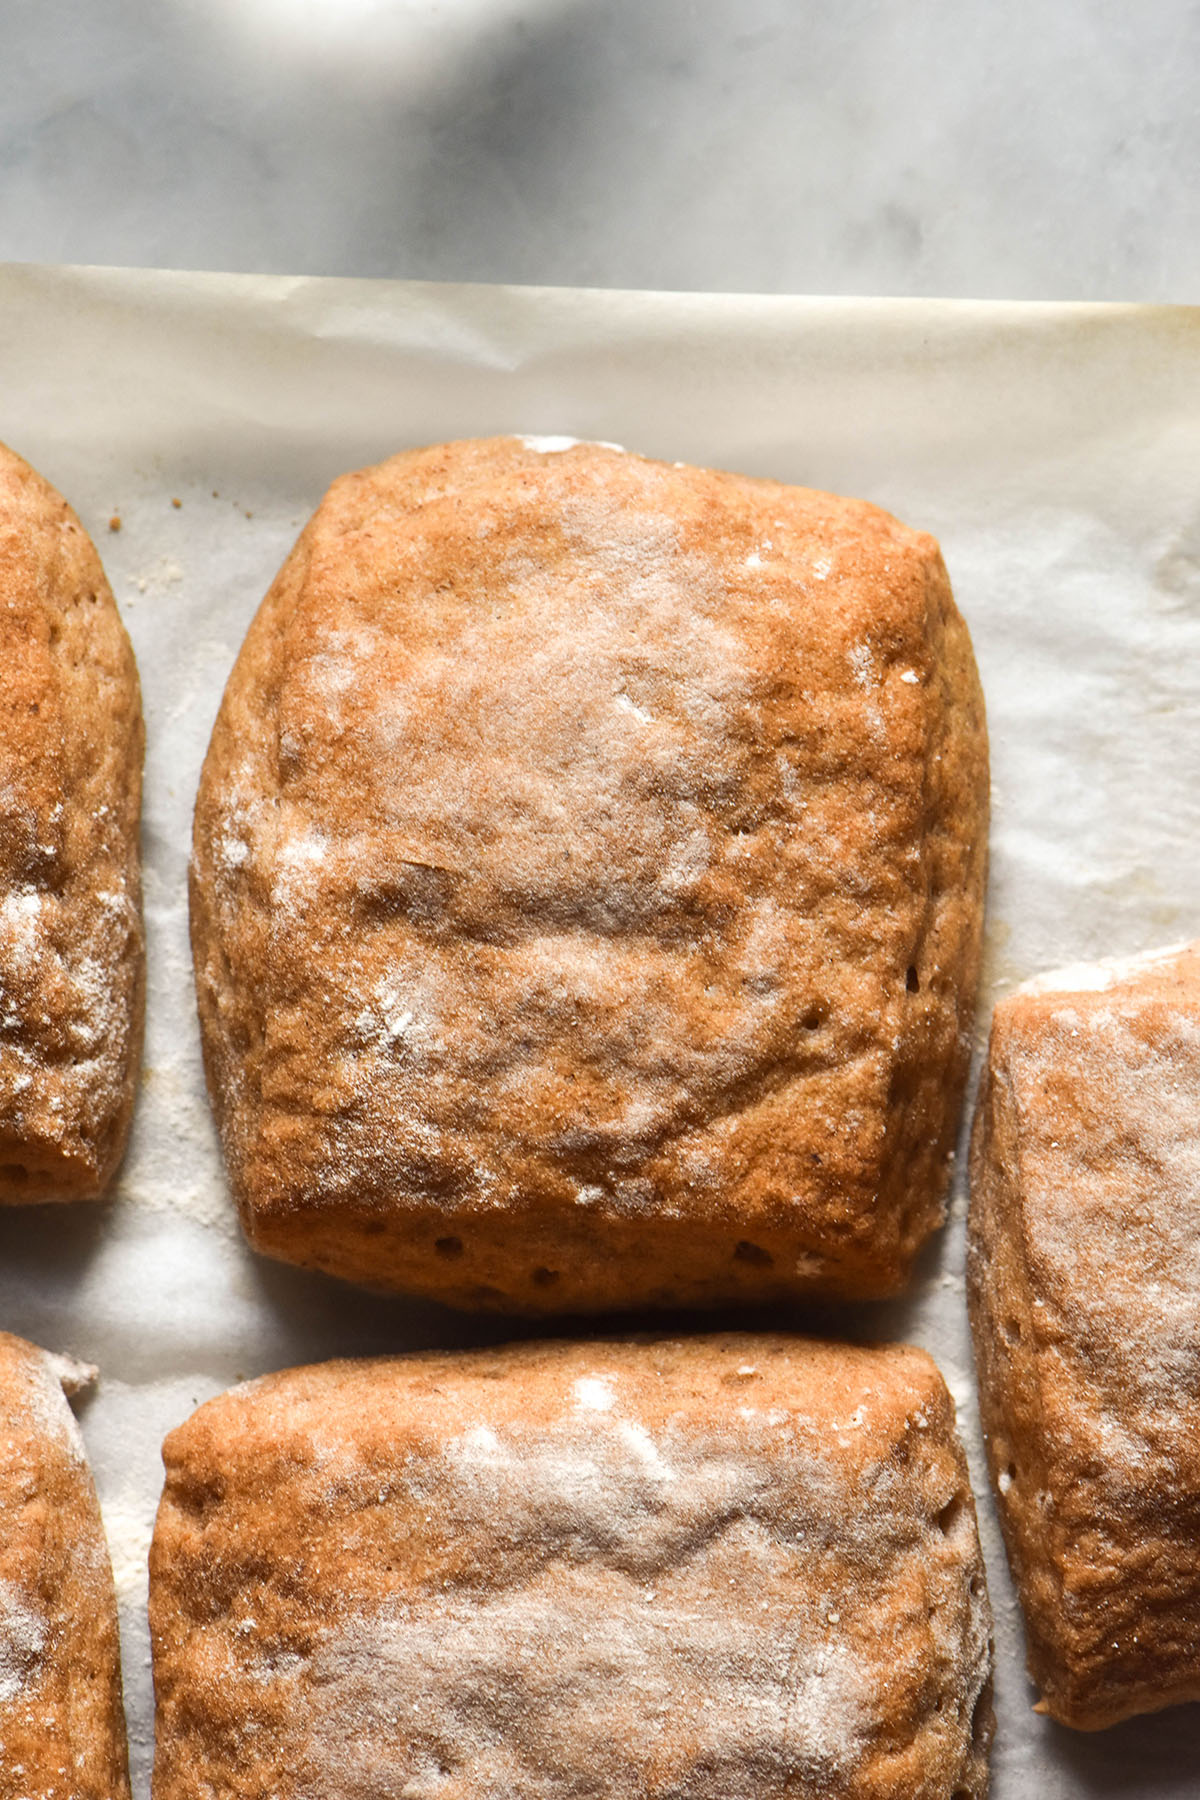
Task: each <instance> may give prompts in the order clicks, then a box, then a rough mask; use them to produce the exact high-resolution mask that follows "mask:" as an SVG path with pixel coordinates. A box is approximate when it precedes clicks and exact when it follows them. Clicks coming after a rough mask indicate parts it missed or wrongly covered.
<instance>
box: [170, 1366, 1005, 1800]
mask: <svg viewBox="0 0 1200 1800" xmlns="http://www.w3.org/2000/svg"><path fill="white" fill-rule="evenodd" d="M164 1459H165V1462H166V1469H167V1480H166V1487H165V1490H164V1494H163V1500H162V1504H161V1507H160V1510H159V1515H158V1523H157V1526H156V1529H155V1536H154V1544H153V1548H152V1551H151V1601H150V1606H151V1631H152V1637H153V1647H154V1678H155V1691H156V1695H157V1716H156V1744H157V1752H156V1763H155V1773H154V1800H200V1796H204V1800H226V1797H232V1796H233V1795H237V1796H238V1800H260V1797H261V1800H266V1797H267V1796H271V1797H272V1800H368V1796H370V1797H372V1800H373V1797H374V1796H377V1795H383V1794H396V1795H399V1794H407V1795H420V1796H422V1797H423V1800H451V1796H453V1800H473V1797H475V1796H479V1797H481V1800H482V1796H485V1795H486V1796H487V1797H488V1800H518V1797H519V1800H559V1797H560V1796H561V1797H562V1800H567V1797H568V1796H576V1795H579V1794H582V1793H588V1794H598V1795H599V1794H602V1795H604V1796H606V1800H667V1796H677V1795H679V1794H687V1795H689V1796H691V1797H692V1800H774V1797H776V1796H780V1797H781V1796H783V1795H784V1794H786V1795H788V1796H789V1800H810V1797H812V1800H815V1797H816V1796H818V1795H819V1796H821V1800H850V1797H851V1796H852V1797H853V1800H866V1797H867V1796H870V1797H871V1800H909V1797H910V1796H911V1797H912V1800H916V1797H917V1796H921V1800H935V1797H937V1800H950V1796H951V1795H953V1796H955V1797H956V1800H970V1797H972V1796H977V1795H982V1794H984V1793H985V1792H986V1788H987V1769H986V1760H987V1749H988V1744H989V1740H990V1736H991V1730H992V1714H991V1702H990V1683H989V1668H990V1646H989V1614H988V1607H987V1598H986V1594H985V1591H984V1577H983V1568H982V1564H981V1562H980V1557H979V1547H978V1541H977V1537H976V1529H975V1514H974V1508H973V1503H972V1499H971V1494H970V1490H969V1488H968V1485H967V1473H966V1467H965V1464H964V1460H963V1456H962V1452H961V1450H960V1449H959V1447H958V1444H957V1441H956V1439H955V1436H954V1425H953V1407H952V1405H951V1402H950V1400H949V1397H948V1395H947V1393H946V1390H945V1387H944V1385H943V1383H942V1381H941V1378H940V1377H939V1375H938V1373H937V1371H936V1369H935V1368H934V1366H933V1364H932V1363H931V1362H930V1360H929V1358H928V1357H927V1356H925V1355H924V1353H923V1352H921V1351H918V1350H912V1349H907V1348H903V1347H892V1348H886V1349H857V1348H850V1347H847V1346H844V1345H833V1344H818V1343H813V1342H806V1341H804V1340H801V1339H796V1338H788V1337H779V1336H757V1335H743V1336H726V1337H700V1338H694V1339H691V1340H688V1341H685V1342H645V1341H635V1342H626V1343H586V1342H584V1343H535V1344H526V1345H521V1346H512V1347H506V1348H501V1349H495V1350H486V1351H478V1352H469V1353H458V1354H454V1353H451V1354H444V1353H435V1354H426V1355H418V1356H410V1357H405V1358H396V1359H392V1360H386V1361H367V1362H357V1363H355V1362H340V1363H330V1364H325V1365H323V1366H319V1367H315V1368H308V1369H297V1370H293V1371H291V1372H289V1373H285V1374H282V1375H276V1376H268V1377H266V1378H264V1379H262V1380H259V1381H255V1382H251V1383H249V1384H247V1385H246V1386H244V1387H241V1388H236V1389H234V1390H233V1391H232V1392H231V1393H228V1394H225V1395H222V1396H221V1397H220V1398H219V1399H217V1400H214V1401H211V1402H210V1403H209V1404H208V1405H206V1406H203V1407H201V1408H200V1410H199V1411H198V1412H197V1413H195V1414H194V1415H193V1417H192V1418H191V1419H190V1420H189V1421H188V1422H187V1424H185V1425H183V1426H182V1427H181V1428H180V1429H179V1430H178V1431H176V1432H174V1433H173V1434H172V1435H171V1437H169V1438H168V1439H167V1442H166V1445H165V1447H164Z"/></svg>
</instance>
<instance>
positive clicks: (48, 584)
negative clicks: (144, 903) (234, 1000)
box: [0, 446, 145, 1202]
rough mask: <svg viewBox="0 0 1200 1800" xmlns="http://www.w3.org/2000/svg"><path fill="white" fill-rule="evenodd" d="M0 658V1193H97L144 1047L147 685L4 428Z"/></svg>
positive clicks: (92, 557)
mask: <svg viewBox="0 0 1200 1800" xmlns="http://www.w3.org/2000/svg"><path fill="white" fill-rule="evenodd" d="M0 666H2V667H3V670H4V680H3V684H2V686H0V1201H17V1202H20V1201H26V1200H83V1199H91V1198H95V1197H96V1196H98V1195H100V1194H101V1193H103V1192H104V1190H105V1188H106V1187H107V1186H108V1184H109V1182H110V1181H111V1179H112V1177H113V1175H114V1174H115V1172H116V1168H117V1164H118V1163H119V1162H120V1160H121V1155H122V1152H123V1150H124V1147H125V1139H126V1136H127V1134H128V1130H129V1121H130V1116H131V1114H132V1110H133V1096H134V1087H135V1083H136V1077H137V1064H138V1058H139V1055H140V1050H141V1035H142V1010H143V1002H144V991H145V970H144V946H143V935H142V917H141V864H140V855H139V846H138V826H139V819H140V813H141V782H142V746H143V729H142V712H141V698H140V694H139V690H138V679H137V670H136V668H135V666H134V661H133V652H132V650H131V649H130V647H129V640H128V638H127V637H126V635H125V631H124V627H123V626H122V624H121V621H120V619H119V617H118V615H117V609H116V605H115V603H114V601H113V597H112V593H111V591H110V589H109V586H108V582H107V581H106V580H105V576H104V571H103V569H102V568H101V566H100V560H99V558H98V557H97V555H96V552H95V550H94V548H93V546H92V543H91V541H90V539H89V538H88V536H87V533H86V532H85V531H84V529H83V527H82V526H81V525H80V523H79V521H78V519H77V518H76V517H75V515H74V513H73V512H72V511H71V509H70V507H69V506H68V505H67V504H66V502H65V501H64V500H63V499H62V497H61V496H60V495H59V494H57V493H56V492H55V491H54V489H53V488H52V487H50V485H49V484H48V483H47V482H45V481H43V479H42V477H41V476H40V475H37V474H35V472H34V471H33V470H32V469H31V468H30V467H29V466H28V464H27V463H24V462H22V461H21V459H20V457H18V456H14V455H13V453H12V452H11V451H10V450H6V449H4V448H3V446H0Z"/></svg>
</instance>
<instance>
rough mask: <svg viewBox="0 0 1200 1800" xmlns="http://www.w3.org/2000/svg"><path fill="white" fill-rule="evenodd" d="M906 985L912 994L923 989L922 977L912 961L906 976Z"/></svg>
mask: <svg viewBox="0 0 1200 1800" xmlns="http://www.w3.org/2000/svg"><path fill="white" fill-rule="evenodd" d="M904 985H905V987H906V988H907V989H908V991H909V993H910V994H919V993H920V991H921V977H920V976H919V975H918V974H917V971H916V969H915V968H914V967H913V965H912V964H911V963H909V965H908V973H907V974H906V975H905V977H904Z"/></svg>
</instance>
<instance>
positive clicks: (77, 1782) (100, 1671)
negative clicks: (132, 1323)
mask: <svg viewBox="0 0 1200 1800" xmlns="http://www.w3.org/2000/svg"><path fill="white" fill-rule="evenodd" d="M67 1373H68V1374H69V1371H67ZM63 1379H64V1368H63V1365H62V1363H61V1361H60V1359H59V1358H56V1357H53V1356H48V1355H47V1354H46V1353H45V1352H44V1351H42V1350H38V1349H35V1347H34V1346H33V1345H32V1344H27V1343H25V1342H23V1341H22V1339H20V1338H15V1337H10V1336H9V1335H8V1334H7V1333H0V1800H128V1795H129V1772H128V1765H127V1759H126V1748H125V1719H124V1714H123V1713H122V1710H121V1663H120V1651H119V1646H118V1642H117V1606H116V1597H115V1595H114V1593H113V1581H112V1569H111V1567H110V1565H109V1560H108V1549H107V1546H106V1544H105V1541H104V1529H103V1526H102V1524H101V1521H100V1508H99V1505H98V1504H97V1501H96V1490H95V1488H94V1487H93V1485H92V1477H91V1473H90V1471H89V1469H88V1466H87V1462H86V1460H85V1458H84V1451H83V1444H82V1442H81V1440H80V1437H79V1431H78V1428H77V1426H76V1424H75V1420H74V1418H73V1417H72V1415H71V1409H70V1408H69V1406H68V1405H67V1402H66V1399H65V1398H64V1395H63Z"/></svg>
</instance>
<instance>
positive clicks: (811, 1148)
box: [192, 438, 987, 1312]
mask: <svg viewBox="0 0 1200 1800" xmlns="http://www.w3.org/2000/svg"><path fill="white" fill-rule="evenodd" d="M986 815H987V752H986V739H985V730H984V720H983V705H982V700H981V696H980V691H979V683H978V679H977V676H976V672H975V665H974V662H973V659H972V656H971V648H970V643H969V640H968V637H967V632H966V629H965V627H964V625H963V622H962V619H961V618H960V617H959V614H958V612H957V611H956V609H955V606H954V602H953V600H952V598H951V595H950V588H949V584H948V582H947V579H946V573H945V570H944V568H943V566H942V561H941V557H940V556H939V554H938V549H937V545H936V544H935V543H934V541H933V539H932V538H929V537H924V536H921V535H919V534H917V533H915V532H912V531H909V530H907V529H906V528H905V527H904V526H903V525H900V524H898V523H897V522H896V521H895V520H894V519H891V518H889V517H888V516H887V515H886V514H885V513H882V512H879V511H878V510H877V509H875V508H874V507H871V506H867V505H864V504H863V503H862V502H859V501H854V500H840V499H836V498H834V497H833V496H831V495H827V494H816V493H810V492H807V491H806V490H803V489H798V488H789V487H783V486H780V485H779V484H778V483H776V482H769V481H753V480H749V479H747V478H745V477H742V476H737V475H727V474H719V473H714V472H712V471H708V470H702V469H690V468H684V467H681V466H678V465H675V466H670V465H665V464H662V463H654V462H649V461H646V460H644V459H642V458H640V457H636V456H628V455H623V454H621V453H619V452H617V451H615V450H612V449H609V448H606V447H603V446H597V445H580V446H577V447H575V448H572V449H568V450H566V451H562V452H557V453H547V452H545V451H543V450H540V449H538V448H536V447H533V448H531V447H529V446H528V445H526V444H525V443H523V442H522V441H520V440H517V439H514V438H501V439H495V440H489V441H485V442H480V443H460V444H450V445H445V446H441V447H439V448H436V449H431V450H423V451H416V452H412V453H409V454H405V455H402V456H398V457H395V458H393V459H392V460H391V461H390V462H387V463H384V464H382V465H381V466H380V467H379V468H376V469H367V470H365V471H363V472H362V473H360V474H356V475H349V476H346V477H344V478H343V479H342V480H340V481H338V482H335V484H334V486H333V487H332V488H331V490H330V492H329V494H328V495H327V496H326V498H325V500H324V502H323V503H322V505H321V507H320V508H319V510H318V511H317V513H316V515H315V517H314V518H313V519H312V521H311V522H310V524H309V525H308V527H307V529H306V530H305V532H304V534H303V535H302V537H301V538H300V541H299V543H298V544H297V545H296V548H295V550H294V551H293V553H292V555H291V556H290V557H289V559H288V561H287V563H286V564H285V566H284V568H283V570H282V572H281V573H280V575H279V577H278V579H277V581H276V582H275V585H274V586H273V587H272V589H271V591H270V593H269V594H268V596H267V598H266V600H265V601H264V603H263V606H262V608H261V609H260V611H259V614H258V617H257V618H256V620H255V622H254V624H253V626H252V627H251V629H250V633H249V635H248V637H247V639H246V642H245V645H244V646H243V649H242V652H241V654H240V656H239V658H238V661H237V665H236V667H235V669H234V671H233V674H232V676H231V677H230V680H229V684H228V687H227V689H226V693H225V699H224V703H223V705H222V708H221V712H220V716H219V718H218V720H217V724H216V728H215V730H214V733H213V738H212V743H211V746H210V749H209V753H208V757H207V760H206V762H205V766H204V773H203V777H202V780H201V785H200V793H199V798H198V801H197V808H196V824H195V856H194V864H193V879H192V938H193V947H194V952H195V961H196V976H197V991H198V997H199V1006H200V1019H201V1025H202V1029H203V1037H204V1046H205V1057H206V1066H207V1071H208V1080H209V1088H210V1092H211V1095H212V1099H213V1104H214V1107H215V1109H216V1114H217V1118H218V1121H219V1124H220V1129H221V1134H222V1138H223V1142H224V1146H225V1153H226V1157H227V1160H228V1165H229V1171H230V1175H231V1179H232V1183H233V1187H234V1191H235V1193H236V1196H237V1201H238V1205H239V1207H240V1210H241V1216H242V1220H243V1223H244V1225H245V1228H246V1231H247V1233H248V1235H249V1237H250V1239H251V1242H252V1243H254V1244H255V1245H256V1246H257V1247H258V1248H259V1249H261V1250H265V1251H268V1252H269V1253H270V1254H272V1255H275V1256H279V1257H283V1258H285V1259H286V1260H289V1261H293V1262H299V1263H303V1264H307V1265H310V1266H314V1267H317V1268H322V1269H327V1270H330V1271H332V1272H333V1273H334V1274H338V1275H343V1276H347V1277H349V1278H351V1279H353V1280H359V1281H366V1282H371V1283H374V1284H377V1285H380V1286H384V1287H395V1288H401V1289H408V1290H412V1291H416V1292H421V1293H425V1294H431V1295H435V1296H437V1297H438V1298H439V1299H443V1300H446V1301H449V1302H451V1303H452V1304H454V1305H458V1306H465V1307H474V1306H491V1307H501V1308H510V1309H518V1310H521V1311H526V1312H537V1311H547V1310H553V1311H559V1310H564V1309H568V1308H576V1309H596V1308H611V1307H620V1306H630V1305H635V1304H643V1303H647V1304H654V1305H660V1304H661V1305H674V1304H708V1303H713V1302H718V1301H726V1300H733V1299H740V1298H745V1299H755V1300H763V1299H767V1298H771V1297H781V1296H787V1295H795V1294H798V1293H805V1292H819V1293H833V1294H841V1295H874V1294H883V1293H889V1292H892V1291H894V1290H895V1289H897V1288H899V1287H900V1286H901V1285H902V1284H903V1282H904V1280H905V1277H906V1275H907V1273H908V1270H909V1266H910V1264H911V1261H912V1258H913V1256H914V1254H915V1252H916V1250H917V1248H918V1247H919V1245H920V1244H921V1243H922V1241H923V1240H924V1238H925V1237H926V1236H927V1234H928V1233H929V1232H930V1231H931V1230H932V1229H933V1227H934V1226H935V1225H936V1224H937V1223H938V1221H939V1220H940V1218H941V1216H942V1205H943V1192H944V1188H945V1183H946V1174H947V1157H948V1155H949V1153H950V1151H951V1148H952V1146H953V1142H954V1137H955V1130H956V1125H957V1120H958V1111H959V1104H960V1099H961V1093H962V1083H963V1078H964V1074H965V1068H966V1056H967V1038H968V1031H969V1026H970V1021H971V1015H972V1007H973V1001H974V992H975V982H976V975H977V970H978V960H979V939H980V925H981V912H982V904H983V885H984V873H985V860H986Z"/></svg>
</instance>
